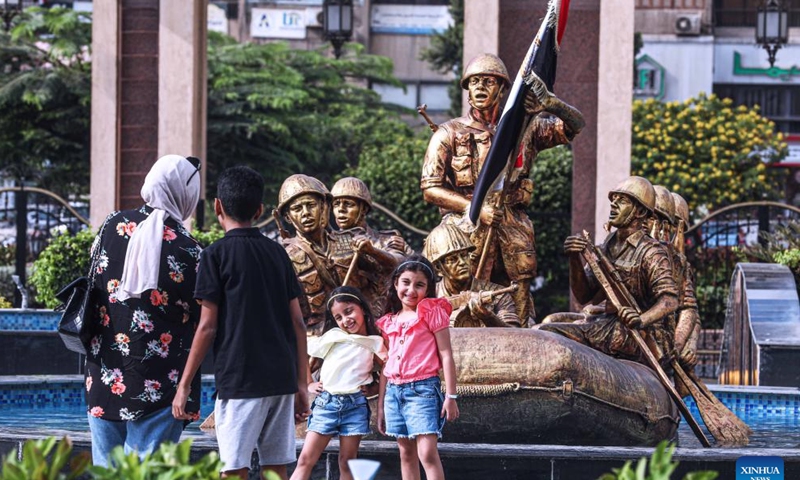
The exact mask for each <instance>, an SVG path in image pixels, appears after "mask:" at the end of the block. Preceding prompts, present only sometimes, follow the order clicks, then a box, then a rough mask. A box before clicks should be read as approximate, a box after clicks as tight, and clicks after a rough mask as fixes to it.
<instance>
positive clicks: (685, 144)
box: [631, 94, 788, 210]
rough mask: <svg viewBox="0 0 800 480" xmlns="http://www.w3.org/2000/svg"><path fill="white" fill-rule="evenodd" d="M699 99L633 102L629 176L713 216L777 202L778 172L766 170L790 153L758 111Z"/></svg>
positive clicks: (780, 177)
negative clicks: (738, 206) (730, 208)
mask: <svg viewBox="0 0 800 480" xmlns="http://www.w3.org/2000/svg"><path fill="white" fill-rule="evenodd" d="M732 104H733V102H732V101H731V100H730V99H727V98H726V99H721V98H718V97H717V96H716V95H711V96H706V95H705V94H701V95H699V96H698V97H696V98H691V99H688V100H686V101H685V102H666V103H665V102H659V101H656V100H652V99H649V100H646V101H635V102H634V104H633V145H632V151H631V156H632V171H633V174H634V175H641V176H643V177H646V178H648V179H649V180H650V181H652V182H653V183H654V184H658V185H663V186H665V187H667V188H668V189H670V190H671V191H673V192H675V193H679V194H680V195H682V196H683V197H684V198H685V199H686V201H687V202H689V206H690V208H692V209H698V208H699V209H705V210H713V209H716V208H718V207H722V206H725V205H729V204H733V203H737V202H743V201H748V200H764V199H770V200H773V199H778V198H780V197H781V192H782V180H783V176H784V172H783V171H781V170H778V169H774V168H768V165H769V164H771V163H775V162H778V161H780V160H781V159H783V158H784V157H785V156H786V155H787V153H788V148H787V146H786V143H785V142H784V141H783V136H782V134H781V133H776V132H775V124H774V123H773V122H771V121H770V120H768V119H766V118H764V117H762V116H761V115H759V113H758V107H755V108H747V107H745V106H739V107H733V106H732Z"/></svg>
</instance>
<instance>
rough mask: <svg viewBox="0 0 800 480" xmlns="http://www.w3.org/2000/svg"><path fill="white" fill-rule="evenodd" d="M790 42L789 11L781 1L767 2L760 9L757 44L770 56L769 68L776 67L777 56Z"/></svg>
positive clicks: (757, 21)
mask: <svg viewBox="0 0 800 480" xmlns="http://www.w3.org/2000/svg"><path fill="white" fill-rule="evenodd" d="M788 40H789V11H788V9H787V8H786V7H784V6H782V5H781V3H780V1H779V0H766V3H765V4H764V5H763V6H761V7H758V15H757V17H756V43H757V44H758V45H761V46H762V47H764V50H766V51H767V54H768V55H769V66H770V67H774V66H775V54H776V53H777V51H778V50H779V49H780V48H781V47H782V46H783V45H784V44H786V42H787V41H788Z"/></svg>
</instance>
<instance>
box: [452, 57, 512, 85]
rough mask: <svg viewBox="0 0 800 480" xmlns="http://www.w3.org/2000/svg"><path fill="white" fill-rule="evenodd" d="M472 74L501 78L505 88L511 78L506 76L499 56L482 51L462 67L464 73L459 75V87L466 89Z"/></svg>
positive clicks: (509, 83)
mask: <svg viewBox="0 0 800 480" xmlns="http://www.w3.org/2000/svg"><path fill="white" fill-rule="evenodd" d="M473 75H492V76H494V77H497V78H501V79H503V84H505V86H506V88H508V87H510V86H511V79H510V78H509V77H508V70H506V66H505V64H504V63H503V61H502V60H500V57H498V56H497V55H492V54H491V53H483V54H481V55H478V56H477V57H475V58H473V59H472V60H470V61H469V63H468V64H467V66H466V67H464V75H463V76H462V77H461V88H463V89H464V90H466V89H467V87H468V86H469V77H471V76H473Z"/></svg>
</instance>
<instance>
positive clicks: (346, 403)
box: [308, 391, 370, 437]
mask: <svg viewBox="0 0 800 480" xmlns="http://www.w3.org/2000/svg"><path fill="white" fill-rule="evenodd" d="M308 431H309V432H316V433H319V434H320V435H340V436H343V437H346V436H355V435H361V436H364V435H368V434H369V433H370V431H369V405H368V404H367V397H365V396H364V394H363V393H361V392H357V393H352V394H349V395H333V394H331V393H328V392H325V391H323V392H322V393H320V394H319V395H318V396H317V398H316V399H315V400H314V403H313V404H312V406H311V416H310V417H308Z"/></svg>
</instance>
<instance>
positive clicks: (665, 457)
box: [598, 440, 719, 480]
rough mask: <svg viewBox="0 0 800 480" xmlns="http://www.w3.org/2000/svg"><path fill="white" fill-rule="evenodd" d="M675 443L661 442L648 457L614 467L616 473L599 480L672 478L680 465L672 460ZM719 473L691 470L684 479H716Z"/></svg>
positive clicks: (664, 479)
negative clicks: (634, 462) (634, 465)
mask: <svg viewBox="0 0 800 480" xmlns="http://www.w3.org/2000/svg"><path fill="white" fill-rule="evenodd" d="M674 453H675V445H672V444H670V443H669V442H667V441H666V440H664V441H663V442H661V443H659V444H658V446H657V447H656V449H655V451H653V455H652V456H651V457H650V458H649V459H648V458H646V457H642V458H640V459H639V461H638V462H637V463H636V469H634V468H633V461H632V460H628V461H627V462H625V465H623V466H622V468H614V469H612V471H613V472H614V473H606V474H605V475H603V476H601V477H600V478H599V479H598V480H670V478H671V476H672V473H673V472H674V471H675V469H676V468H677V467H678V462H673V461H672V455H673V454H674ZM718 475H719V473H717V472H712V471H702V472H691V473H687V474H686V476H684V477H683V480H714V479H715V478H717V476H718Z"/></svg>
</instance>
